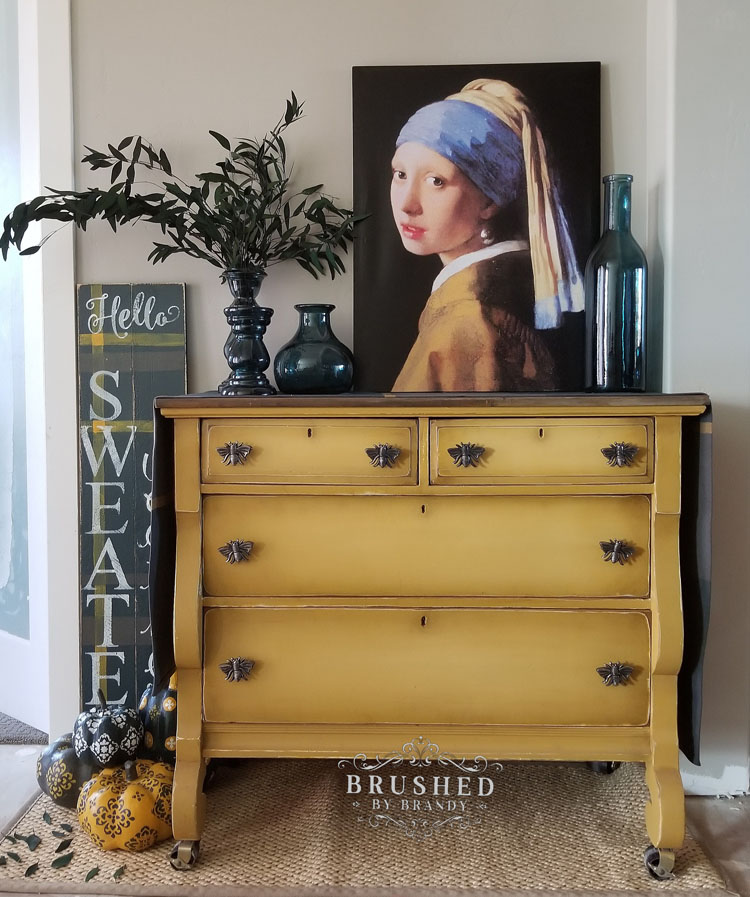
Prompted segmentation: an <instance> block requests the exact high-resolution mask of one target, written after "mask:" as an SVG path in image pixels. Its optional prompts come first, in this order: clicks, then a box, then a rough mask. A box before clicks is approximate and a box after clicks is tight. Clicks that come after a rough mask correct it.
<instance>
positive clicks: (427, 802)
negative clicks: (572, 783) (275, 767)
mask: <svg viewBox="0 0 750 897" xmlns="http://www.w3.org/2000/svg"><path fill="white" fill-rule="evenodd" d="M338 765H339V769H342V770H343V769H347V768H351V769H353V770H354V772H347V774H346V794H347V795H348V796H351V797H352V798H353V800H352V807H353V808H354V809H355V810H356V811H357V813H358V815H357V821H358V822H366V823H367V824H368V825H370V826H371V827H372V828H381V827H387V828H390V829H393V830H394V831H398V832H401V833H402V834H404V835H406V836H407V837H408V838H412V839H413V840H415V841H424V840H426V839H427V838H431V837H433V836H434V835H436V834H439V833H440V832H443V831H446V830H447V829H453V830H458V831H465V830H466V829H469V828H472V827H473V826H476V825H479V824H481V822H482V815H483V813H484V811H485V810H487V809H488V804H487V800H488V799H489V798H490V797H491V795H492V794H493V792H494V790H495V783H494V781H493V778H492V775H491V774H488V773H492V772H501V771H502V768H503V766H502V764H501V763H496V762H493V763H490V762H488V760H487V758H486V757H482V756H480V755H477V756H476V757H474V758H473V760H467V759H466V758H465V757H463V758H461V759H459V758H458V757H456V756H454V755H453V754H450V753H448V752H446V751H441V750H440V747H439V746H438V745H437V744H434V743H433V742H432V741H430V740H429V739H428V738H424V737H423V736H421V735H419V736H417V737H416V738H414V739H413V740H412V741H409V742H407V743H406V744H404V745H403V746H402V747H401V750H400V751H391V752H390V753H388V754H385V755H384V756H383V757H381V756H380V755H379V754H378V755H377V756H376V757H375V759H374V760H370V759H369V758H368V757H367V755H366V754H357V755H356V757H354V759H353V760H339V764H338ZM398 768H403V769H404V772H402V773H401V774H395V773H391V770H394V769H398ZM420 769H426V770H431V771H432V774H423V773H420V772H418V770H420ZM384 771H385V774H383V772H384ZM446 773H447V774H446Z"/></svg>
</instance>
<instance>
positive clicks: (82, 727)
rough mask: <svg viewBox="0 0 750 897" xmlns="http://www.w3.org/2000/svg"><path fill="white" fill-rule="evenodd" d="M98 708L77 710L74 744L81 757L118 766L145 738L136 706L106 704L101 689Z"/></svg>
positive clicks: (134, 753) (100, 764)
mask: <svg viewBox="0 0 750 897" xmlns="http://www.w3.org/2000/svg"><path fill="white" fill-rule="evenodd" d="M98 695H99V704H100V706H99V707H97V708H96V709H95V710H84V711H83V713H79V714H78V719H77V720H76V721H75V725H74V726H73V747H74V748H75V752H76V754H78V756H79V757H80V758H81V759H82V760H88V761H90V762H91V763H94V764H96V766H99V767H101V766H116V765H117V764H118V763H124V761H125V760H130V759H131V758H133V757H135V755H136V753H137V751H138V746H139V745H140V743H141V738H143V725H142V723H141V720H140V717H139V716H138V711H137V710H131V709H130V708H128V707H111V708H110V707H107V702H106V701H105V699H104V694H103V693H102V690H101V689H99V692H98Z"/></svg>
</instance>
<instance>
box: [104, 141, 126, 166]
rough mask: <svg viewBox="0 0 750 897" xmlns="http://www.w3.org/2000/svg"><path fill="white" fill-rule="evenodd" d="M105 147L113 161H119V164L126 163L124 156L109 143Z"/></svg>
mask: <svg viewBox="0 0 750 897" xmlns="http://www.w3.org/2000/svg"><path fill="white" fill-rule="evenodd" d="M107 146H108V147H109V151H110V153H111V154H112V155H113V156H114V157H115V159H119V160H120V161H121V162H125V161H126V159H125V156H124V155H123V154H122V153H121V152H120V150H118V149H117V147H116V146H112V144H111V143H108V144H107Z"/></svg>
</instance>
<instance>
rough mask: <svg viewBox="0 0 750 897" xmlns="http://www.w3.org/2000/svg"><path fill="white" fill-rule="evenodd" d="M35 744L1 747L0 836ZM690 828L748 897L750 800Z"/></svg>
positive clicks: (25, 797) (698, 819) (28, 795)
mask: <svg viewBox="0 0 750 897" xmlns="http://www.w3.org/2000/svg"><path fill="white" fill-rule="evenodd" d="M39 750H40V748H38V747H34V746H33V745H20V744H1V745H0V835H2V834H4V833H5V832H6V831H8V830H9V829H10V828H12V826H13V823H14V822H15V820H16V819H17V818H18V816H19V815H20V813H21V811H22V810H23V809H24V808H25V806H26V805H27V804H28V803H29V802H30V801H31V800H32V799H33V798H34V796H35V795H36V794H37V791H38V788H37V784H36V758H37V755H38V753H39ZM687 819H688V826H689V827H690V830H691V831H692V832H693V834H694V835H695V837H696V838H697V840H698V841H699V842H700V843H701V845H702V846H703V849H704V850H705V851H706V853H708V855H709V856H710V857H711V859H712V860H713V861H714V863H715V864H716V865H717V866H718V868H719V870H720V871H721V872H722V874H723V875H724V878H725V880H726V882H727V885H728V887H729V888H730V889H731V890H732V891H735V892H736V893H737V894H740V895H741V897H750V796H746V797H735V798H724V797H722V798H717V797H689V798H688V799H687Z"/></svg>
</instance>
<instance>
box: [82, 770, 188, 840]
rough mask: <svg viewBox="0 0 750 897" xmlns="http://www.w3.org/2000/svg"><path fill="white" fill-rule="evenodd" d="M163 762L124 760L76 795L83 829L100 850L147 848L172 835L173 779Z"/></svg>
mask: <svg viewBox="0 0 750 897" xmlns="http://www.w3.org/2000/svg"><path fill="white" fill-rule="evenodd" d="M173 778H174V770H173V769H172V767H171V766H168V765H167V764H166V763H156V762H153V761H151V760H128V762H127V763H126V764H125V765H124V766H118V767H116V768H114V769H111V768H110V769H103V770H102V771H101V772H98V773H97V774H96V775H95V776H94V777H93V778H92V779H90V780H89V781H88V782H86V784H85V785H84V786H83V788H82V789H81V793H80V795H79V796H78V821H79V822H80V824H81V828H82V829H83V830H84V831H85V832H86V833H87V834H88V835H89V836H90V837H91V840H92V841H93V842H94V844H96V846H97V847H101V849H102V850H114V849H116V848H120V849H123V850H146V849H147V848H148V847H151V846H153V845H154V844H156V843H157V842H158V841H164V840H165V839H166V838H171V837H172V779H173Z"/></svg>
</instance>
